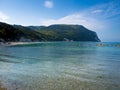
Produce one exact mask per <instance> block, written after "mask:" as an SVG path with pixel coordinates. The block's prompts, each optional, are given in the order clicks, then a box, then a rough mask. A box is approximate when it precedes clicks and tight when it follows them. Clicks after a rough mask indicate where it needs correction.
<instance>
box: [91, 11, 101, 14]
mask: <svg viewBox="0 0 120 90" xmlns="http://www.w3.org/2000/svg"><path fill="white" fill-rule="evenodd" d="M101 12H103V10H94V11H92V13H95V14H96V13H101Z"/></svg>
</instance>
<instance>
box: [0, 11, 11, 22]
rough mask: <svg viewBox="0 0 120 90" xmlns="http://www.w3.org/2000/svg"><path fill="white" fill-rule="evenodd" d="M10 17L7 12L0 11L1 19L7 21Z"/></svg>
mask: <svg viewBox="0 0 120 90" xmlns="http://www.w3.org/2000/svg"><path fill="white" fill-rule="evenodd" d="M8 19H9V16H7V15H6V14H4V13H3V12H1V11H0V21H2V22H7V21H8Z"/></svg>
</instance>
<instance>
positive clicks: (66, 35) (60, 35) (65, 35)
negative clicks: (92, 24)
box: [37, 25, 100, 41]
mask: <svg viewBox="0 0 120 90" xmlns="http://www.w3.org/2000/svg"><path fill="white" fill-rule="evenodd" d="M37 31H38V32H40V33H42V34H44V35H47V36H49V38H47V39H48V40H49V41H54V40H56V41H63V40H73V41H100V39H99V38H98V36H97V34H96V32H94V31H91V30H88V29H87V28H85V27H84V26H82V25H51V26H48V27H42V28H41V29H40V28H39V30H37Z"/></svg>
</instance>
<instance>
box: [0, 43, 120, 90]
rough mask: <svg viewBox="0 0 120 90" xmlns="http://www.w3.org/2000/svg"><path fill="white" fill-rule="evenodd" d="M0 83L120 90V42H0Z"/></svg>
mask: <svg viewBox="0 0 120 90" xmlns="http://www.w3.org/2000/svg"><path fill="white" fill-rule="evenodd" d="M0 83H1V85H2V86H3V87H5V88H6V89H7V90H120V43H119V42H98V43H97V42H38V43H29V44H21V45H13V46H0Z"/></svg>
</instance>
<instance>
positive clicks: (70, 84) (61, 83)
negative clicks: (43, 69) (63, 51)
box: [0, 77, 120, 90]
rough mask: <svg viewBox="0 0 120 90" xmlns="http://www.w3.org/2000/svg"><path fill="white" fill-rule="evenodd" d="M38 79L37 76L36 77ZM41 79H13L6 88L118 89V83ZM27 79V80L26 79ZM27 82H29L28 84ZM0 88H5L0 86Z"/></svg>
mask: <svg viewBox="0 0 120 90" xmlns="http://www.w3.org/2000/svg"><path fill="white" fill-rule="evenodd" d="M38 79H39V78H38ZM42 79H43V80H38V81H34V80H33V81H31V80H30V79H29V80H28V82H27V84H25V83H22V82H21V83H20V82H19V81H15V82H14V81H13V82H12V85H8V86H9V87H7V90H119V89H120V85H114V84H111V85H110V84H109V85H108V84H107V83H98V82H99V81H98V82H91V81H81V80H77V79H73V78H61V77H60V78H50V77H43V78H42ZM26 81H27V80H26ZM28 83H29V84H28ZM0 90H6V89H4V88H0Z"/></svg>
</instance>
